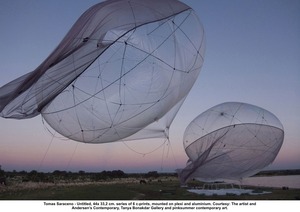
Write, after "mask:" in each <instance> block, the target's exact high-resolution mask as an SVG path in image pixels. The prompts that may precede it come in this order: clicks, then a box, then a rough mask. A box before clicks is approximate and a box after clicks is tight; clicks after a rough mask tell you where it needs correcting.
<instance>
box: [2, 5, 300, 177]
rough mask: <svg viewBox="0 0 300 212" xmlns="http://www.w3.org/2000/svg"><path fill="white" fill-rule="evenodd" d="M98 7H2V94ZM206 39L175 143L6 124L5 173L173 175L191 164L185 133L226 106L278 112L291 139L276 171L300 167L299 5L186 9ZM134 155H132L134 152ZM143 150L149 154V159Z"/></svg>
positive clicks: (174, 131)
mask: <svg viewBox="0 0 300 212" xmlns="http://www.w3.org/2000/svg"><path fill="white" fill-rule="evenodd" d="M98 2H99V1H96V0H85V1H83V0H64V1H60V0H53V1H40V0H27V1H23V0H1V1H0V27H1V39H0V73H1V78H0V86H2V85H4V84H5V83H7V82H9V81H11V80H13V79H15V78H16V77H19V76H21V75H23V74H25V73H27V72H29V71H32V70H33V69H35V68H36V67H37V66H38V65H39V64H40V63H41V62H42V61H43V60H44V59H45V58H46V57H47V56H48V55H49V54H50V53H51V51H52V50H53V49H54V48H55V47H56V46H57V45H58V43H59V42H60V41H61V39H62V38H63V36H64V35H65V34H66V33H67V31H68V30H69V29H70V28H71V26H72V25H73V23H74V22H75V21H76V20H77V18H78V17H79V16H80V15H81V14H82V13H83V12H84V11H85V10H86V9H88V8H89V7H90V6H92V5H94V4H96V3H98ZM182 2H184V3H186V4H188V5H190V6H191V7H192V8H193V9H194V10H195V11H196V13H197V14H198V16H199V18H200V20H201V22H202V23H203V25H204V29H205V32H206V41H207V42H206V55H205V61H204V66H203V68H202V70H201V73H200V76H199V78H198V80H197V81H196V83H195V85H194V87H193V89H192V91H191V92H190V94H189V95H188V97H187V99H186V101H185V103H184V105H183V106H182V108H181V109H180V111H179V113H178V115H177V117H176V118H175V120H174V122H173V125H172V126H171V130H170V138H171V142H170V143H169V144H167V143H166V144H164V145H162V147H161V148H159V149H158V150H157V151H155V152H153V153H151V154H146V153H147V152H151V150H154V149H156V147H158V146H160V145H161V144H163V141H162V140H151V141H134V142H128V143H127V145H128V146H129V147H130V148H129V147H128V146H126V145H124V144H123V143H120V142H117V143H111V144H100V145H88V144H82V143H77V142H74V141H69V140H61V139H58V138H53V137H52V135H51V134H50V133H49V132H48V131H47V129H46V128H45V126H44V124H43V123H42V120H41V117H40V116H38V117H35V118H33V119H27V120H10V119H3V118H1V119H0V133H1V136H0V165H2V168H4V169H5V170H14V169H15V170H32V169H35V170H40V171H53V170H57V169H59V170H71V171H76V170H86V171H101V170H113V169H121V170H124V171H128V172H134V171H152V170H157V171H173V170H174V169H176V168H182V167H183V166H184V165H185V163H186V160H187V156H186V154H185V152H184V149H183V145H182V137H183V132H184V130H185V128H186V126H187V125H188V124H189V123H190V121H192V120H193V119H194V118H195V117H196V116H198V115H199V114H200V113H202V112H204V111H205V110H207V109H208V108H210V107H212V106H214V105H217V104H220V103H222V102H226V101H240V102H246V103H250V104H254V105H257V106H259V107H262V108H265V109H267V110H269V111H270V112H272V113H274V114H275V115H276V116H277V117H278V118H279V119H280V120H281V122H282V124H283V126H284V129H285V140H284V143H283V146H282V148H281V150H280V152H279V155H278V156H277V158H276V160H275V162H274V163H273V164H271V165H270V166H269V167H267V168H268V169H288V168H300V139H299V138H300V130H299V126H300V116H299V112H300V109H299V108H300V1H298V0H244V1H239V0H228V1H217V0H209V1H208V0H182ZM131 148H133V149H134V151H133V150H131ZM135 151H138V152H141V154H138V153H136V152H135Z"/></svg>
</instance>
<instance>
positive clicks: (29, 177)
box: [0, 166, 175, 183]
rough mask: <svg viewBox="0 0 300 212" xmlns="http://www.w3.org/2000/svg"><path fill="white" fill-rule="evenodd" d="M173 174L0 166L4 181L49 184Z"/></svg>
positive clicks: (155, 176) (169, 174)
mask: <svg viewBox="0 0 300 212" xmlns="http://www.w3.org/2000/svg"><path fill="white" fill-rule="evenodd" d="M171 175H175V174H173V173H158V172H157V171H150V172H147V173H125V172H123V171H122V170H112V171H106V170H104V171H101V172H85V171H78V172H70V171H60V170H55V171H53V172H48V173H45V172H39V171H36V170H32V171H29V172H27V171H15V170H14V171H4V170H2V169H1V166H0V178H2V179H3V178H5V179H18V180H19V181H22V182H29V181H30V182H51V183H55V182H58V181H69V182H71V181H82V182H83V181H96V182H97V181H106V180H112V179H121V178H128V177H134V178H158V177H160V176H171Z"/></svg>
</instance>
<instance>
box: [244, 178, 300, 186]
mask: <svg viewBox="0 0 300 212" xmlns="http://www.w3.org/2000/svg"><path fill="white" fill-rule="evenodd" d="M241 185H251V186H262V187H278V188H282V187H289V188H300V175H285V176H267V177H248V178H245V179H243V180H242V181H241Z"/></svg>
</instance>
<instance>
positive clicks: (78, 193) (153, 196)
mask: <svg viewBox="0 0 300 212" xmlns="http://www.w3.org/2000/svg"><path fill="white" fill-rule="evenodd" d="M252 189H256V190H257V191H258V192H260V191H261V190H263V191H271V192H272V193H271V194H261V195H255V196H253V195H240V196H237V195H223V196H217V195H214V196H205V195H198V194H194V193H191V192H188V191H187V190H186V188H182V187H180V185H179V182H178V181H176V180H174V181H165V182H162V183H160V182H151V183H148V184H142V185H140V184H138V183H117V184H109V185H108V184H90V185H72V186H51V187H48V188H35V189H32V188H31V189H28V188H27V189H25V188H24V189H19V190H10V189H7V190H2V191H0V200H132V199H140V200H296V199H300V189H289V190H282V189H272V188H264V189H261V188H255V187H252Z"/></svg>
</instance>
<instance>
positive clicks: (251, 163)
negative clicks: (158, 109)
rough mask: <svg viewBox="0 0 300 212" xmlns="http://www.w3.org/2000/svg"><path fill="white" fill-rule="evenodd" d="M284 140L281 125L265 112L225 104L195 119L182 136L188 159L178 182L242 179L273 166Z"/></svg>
mask: <svg viewBox="0 0 300 212" xmlns="http://www.w3.org/2000/svg"><path fill="white" fill-rule="evenodd" d="M283 138H284V130H283V126H282V124H281V123H280V121H279V120H278V118H277V117H276V116H275V115H273V114H272V113H270V112H268V111H267V110H265V109H263V108H260V107H257V106H254V105H250V104H246V103H239V102H227V103H223V104H220V105H217V106H214V107H212V108H210V109H209V110H207V111H205V112H203V113H202V114H200V115H199V116H198V117H196V118H195V119H194V120H193V121H192V122H191V123H190V124H189V125H188V127H187V128H186V130H185V133H184V147H185V151H186V153H187V155H188V157H189V159H190V161H189V162H188V164H187V166H186V167H185V168H184V169H183V170H181V173H180V179H181V182H182V183H184V182H186V181H187V180H188V179H191V178H197V179H200V180H202V181H218V180H226V179H233V180H237V179H242V178H244V177H248V176H251V175H253V174H255V173H257V172H259V171H260V170H261V169H263V168H264V167H266V166H267V165H269V164H270V163H272V162H273V161H274V159H275V157H276V156H277V154H278V152H279V150H280V148H281V146H282V143H283Z"/></svg>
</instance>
